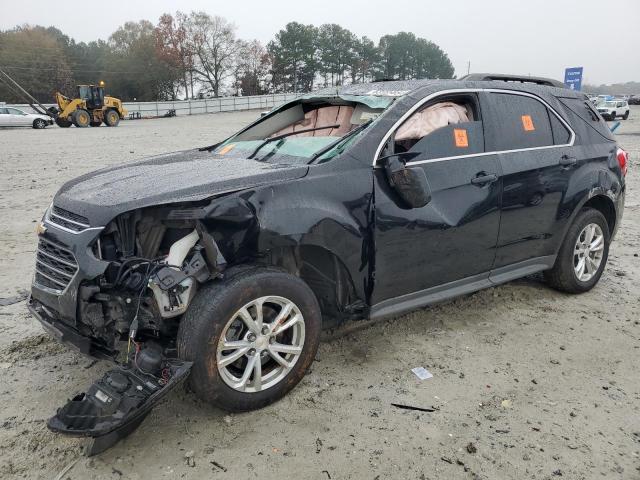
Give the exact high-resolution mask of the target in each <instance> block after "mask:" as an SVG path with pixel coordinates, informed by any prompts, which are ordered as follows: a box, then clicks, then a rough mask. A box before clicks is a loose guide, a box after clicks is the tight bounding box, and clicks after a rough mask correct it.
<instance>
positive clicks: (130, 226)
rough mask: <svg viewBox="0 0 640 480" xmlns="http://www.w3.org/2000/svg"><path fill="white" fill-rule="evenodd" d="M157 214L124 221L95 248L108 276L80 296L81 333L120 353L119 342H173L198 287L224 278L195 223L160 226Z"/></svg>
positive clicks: (220, 260)
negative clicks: (220, 277) (106, 265)
mask: <svg viewBox="0 0 640 480" xmlns="http://www.w3.org/2000/svg"><path fill="white" fill-rule="evenodd" d="M160 214H161V213H160V212H158V211H151V212H147V213H143V212H141V211H137V212H133V213H126V214H123V215H120V216H119V217H118V218H117V219H116V220H114V221H113V222H111V223H110V224H109V225H107V227H106V228H105V230H104V231H103V232H102V234H101V236H100V238H99V239H98V241H97V242H96V244H95V246H94V254H95V255H96V257H97V258H100V259H102V260H106V261H108V262H109V266H108V267H107V269H106V271H105V273H104V275H102V276H101V277H100V278H99V279H98V280H97V281H96V282H95V283H94V284H90V285H83V286H81V287H80V293H79V312H78V313H79V320H80V321H79V322H78V326H79V327H80V328H84V329H88V330H90V332H83V333H88V334H90V335H91V336H92V337H94V338H97V339H100V340H101V341H103V342H105V347H107V348H108V349H110V350H113V351H114V352H117V351H118V341H120V340H125V339H126V338H130V339H132V340H135V339H136V338H137V339H138V340H140V341H146V340H150V339H153V340H156V341H158V342H160V343H161V344H164V345H165V346H166V347H169V348H170V347H171V345H170V344H166V342H170V341H171V339H172V338H175V332H176V330H177V326H178V317H180V315H182V314H183V313H185V312H186V310H187V308H188V307H189V303H190V301H191V299H192V298H193V296H194V295H195V293H196V291H197V289H198V284H200V283H204V282H206V281H208V280H211V279H213V278H215V277H216V276H218V275H220V273H221V272H222V270H223V269H224V267H225V266H226V262H225V260H224V257H223V256H222V254H221V253H220V251H219V250H218V247H217V245H216V243H215V240H214V239H213V237H212V236H211V235H210V234H209V233H208V232H207V231H206V230H205V228H204V227H203V226H202V225H201V224H200V223H199V222H197V221H174V220H160V219H159V218H158V215H160Z"/></svg>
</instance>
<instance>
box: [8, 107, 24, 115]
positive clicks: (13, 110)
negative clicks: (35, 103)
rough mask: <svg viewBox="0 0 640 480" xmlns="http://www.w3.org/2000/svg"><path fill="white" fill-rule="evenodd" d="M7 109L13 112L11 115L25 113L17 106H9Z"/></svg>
mask: <svg viewBox="0 0 640 480" xmlns="http://www.w3.org/2000/svg"><path fill="white" fill-rule="evenodd" d="M7 111H8V112H9V113H10V114H11V115H24V113H23V112H22V111H20V110H18V109H16V108H7Z"/></svg>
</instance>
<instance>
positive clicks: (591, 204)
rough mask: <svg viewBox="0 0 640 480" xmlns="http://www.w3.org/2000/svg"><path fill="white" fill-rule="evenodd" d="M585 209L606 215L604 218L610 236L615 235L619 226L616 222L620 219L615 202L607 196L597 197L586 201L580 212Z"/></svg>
mask: <svg viewBox="0 0 640 480" xmlns="http://www.w3.org/2000/svg"><path fill="white" fill-rule="evenodd" d="M583 208H593V209H595V210H598V211H599V212H600V213H602V215H604V218H605V219H606V220H607V226H608V227H609V235H613V232H614V231H615V229H616V226H617V225H616V222H617V218H618V216H617V212H616V206H615V203H614V202H613V200H611V199H610V198H609V197H608V196H606V195H596V196H594V197H591V198H590V199H588V200H587V201H585V202H584V203H583V204H582V206H581V207H580V209H579V210H582V209H583Z"/></svg>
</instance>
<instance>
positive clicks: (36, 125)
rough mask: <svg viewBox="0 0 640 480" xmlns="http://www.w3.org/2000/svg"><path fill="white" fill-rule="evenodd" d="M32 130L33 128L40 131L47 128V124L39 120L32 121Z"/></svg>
mask: <svg viewBox="0 0 640 480" xmlns="http://www.w3.org/2000/svg"><path fill="white" fill-rule="evenodd" d="M33 128H35V129H37V130H42V129H43V128H47V122H45V121H44V120H42V119H41V118H36V119H35V120H34V121H33Z"/></svg>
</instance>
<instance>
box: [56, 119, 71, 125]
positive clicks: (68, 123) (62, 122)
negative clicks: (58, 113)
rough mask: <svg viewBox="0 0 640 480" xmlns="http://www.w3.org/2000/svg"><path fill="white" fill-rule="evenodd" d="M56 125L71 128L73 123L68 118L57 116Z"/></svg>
mask: <svg viewBox="0 0 640 480" xmlns="http://www.w3.org/2000/svg"><path fill="white" fill-rule="evenodd" d="M56 125H58V126H59V127H60V128H69V127H70V126H71V125H72V123H71V122H70V121H69V120H67V119H64V118H60V117H58V118H56Z"/></svg>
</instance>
